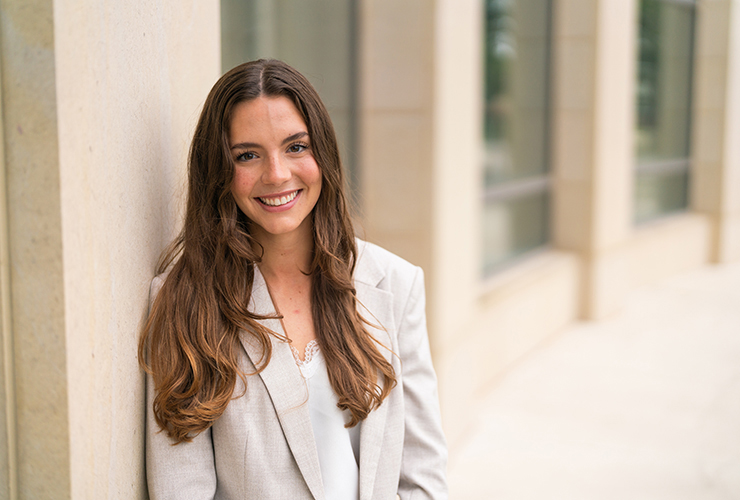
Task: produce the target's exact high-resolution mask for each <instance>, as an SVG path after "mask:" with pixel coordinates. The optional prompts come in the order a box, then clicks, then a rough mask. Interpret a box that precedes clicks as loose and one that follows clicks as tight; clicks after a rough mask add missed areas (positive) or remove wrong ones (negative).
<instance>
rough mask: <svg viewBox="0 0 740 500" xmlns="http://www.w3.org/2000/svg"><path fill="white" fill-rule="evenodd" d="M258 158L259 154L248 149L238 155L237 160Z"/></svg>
mask: <svg viewBox="0 0 740 500" xmlns="http://www.w3.org/2000/svg"><path fill="white" fill-rule="evenodd" d="M255 158H257V155H256V154H254V153H252V152H251V151H247V152H246V153H242V154H240V155H239V156H237V157H236V161H249V160H254V159H255Z"/></svg>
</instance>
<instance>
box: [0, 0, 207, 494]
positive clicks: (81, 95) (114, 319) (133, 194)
mask: <svg viewBox="0 0 740 500" xmlns="http://www.w3.org/2000/svg"><path fill="white" fill-rule="evenodd" d="M0 10H1V11H2V38H1V39H0V40H1V50H2V105H3V108H2V111H3V116H2V130H3V140H4V146H5V154H4V160H5V161H4V166H5V169H4V176H3V181H4V182H5V189H6V190H7V204H6V205H5V206H3V207H0V216H2V217H3V218H4V220H3V222H4V223H5V224H6V227H7V230H6V232H5V233H4V234H3V235H2V238H0V243H5V245H6V247H7V249H8V252H7V256H8V260H7V261H5V260H3V262H2V270H3V274H2V278H3V279H2V284H3V286H2V288H0V290H2V293H3V297H2V304H6V303H8V304H9V306H8V307H3V308H2V314H3V318H2V319H3V323H2V324H3V339H4V343H3V348H4V352H3V371H2V375H0V376H2V378H3V380H2V382H3V384H2V388H3V389H5V390H3V391H2V392H3V393H4V397H3V399H2V403H0V404H2V409H3V412H2V414H3V417H2V418H1V419H0V422H2V423H4V424H5V425H4V426H3V438H0V452H1V453H2V456H1V457H0V498H3V499H4V498H11V499H13V500H15V499H26V498H28V499H42V500H43V499H65V498H120V499H132V498H145V497H146V492H145V482H144V472H143V471H144V449H143V443H144V441H143V432H144V411H145V408H144V378H143V375H142V372H141V370H140V368H139V366H138V362H137V357H136V349H137V342H138V334H139V328H140V326H141V323H142V321H143V319H144V318H145V315H146V310H147V296H148V288H149V281H150V280H151V278H152V275H153V273H154V266H155V262H156V260H157V257H158V255H159V253H160V251H161V250H162V248H163V247H164V246H165V245H166V244H167V243H168V241H169V240H170V239H171V238H172V237H173V235H174V234H175V232H176V231H177V229H178V227H177V221H178V219H179V213H180V209H181V200H182V197H181V195H182V194H183V189H182V188H183V187H184V177H185V175H184V174H185V162H186V157H187V148H188V143H189V139H190V136H191V134H192V129H193V127H194V124H195V121H196V120H197V117H198V113H199V108H200V106H201V105H202V103H203V101H204V100H205V97H206V94H207V92H208V90H209V89H210V87H211V85H212V84H213V83H214V82H215V80H216V79H217V78H218V76H219V74H220V43H219V41H220V30H219V2H218V1H217V0H208V1H205V2H196V3H193V4H188V5H181V4H179V3H173V2H168V1H165V0H154V1H144V0H133V1H132V2H105V1H102V0H55V1H53V2H52V0H31V1H29V0H0ZM2 209H4V210H2ZM0 227H2V224H0ZM3 257H5V254H3ZM6 270H7V271H9V279H6V274H7V273H6ZM6 283H7V285H6ZM7 295H9V297H8V296H7ZM8 318H10V320H11V321H7V320H8ZM8 346H11V347H12V349H13V350H12V352H8V351H7V350H6V348H7V347H8ZM7 389H10V391H8V390H7ZM5 429H8V431H7V432H6V431H5ZM5 478H8V481H7V482H6V481H5ZM6 484H7V485H8V487H6V486H5V485H6Z"/></svg>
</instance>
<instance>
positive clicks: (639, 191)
mask: <svg viewBox="0 0 740 500" xmlns="http://www.w3.org/2000/svg"><path fill="white" fill-rule="evenodd" d="M695 4H696V2H695V1H693V0H641V1H640V31H639V58H640V59H639V72H638V82H637V137H636V155H637V168H636V174H635V180H636V184H635V211H634V213H635V221H636V222H637V223H640V222H645V221H648V220H651V219H655V218H657V217H660V216H662V215H665V214H669V213H673V212H676V211H680V210H684V209H686V207H687V206H688V185H689V155H690V135H691V80H692V78H691V76H692V59H693V46H694V18H695V15H696V14H695V11H696V5H695Z"/></svg>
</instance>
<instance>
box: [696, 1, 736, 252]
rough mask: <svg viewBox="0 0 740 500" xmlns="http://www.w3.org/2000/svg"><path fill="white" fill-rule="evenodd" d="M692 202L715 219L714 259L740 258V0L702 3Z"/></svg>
mask: <svg viewBox="0 0 740 500" xmlns="http://www.w3.org/2000/svg"><path fill="white" fill-rule="evenodd" d="M697 10H698V13H697V39H696V78H695V90H694V110H693V113H694V130H693V146H694V148H693V168H692V171H691V175H692V179H693V182H692V190H691V204H692V208H694V210H696V211H697V212H699V213H702V214H704V215H706V216H707V217H708V218H709V219H710V221H711V248H710V253H711V260H712V261H714V262H718V263H720V262H731V261H737V260H740V141H739V140H738V137H740V1H738V0H703V1H700V2H699V3H698V6H697Z"/></svg>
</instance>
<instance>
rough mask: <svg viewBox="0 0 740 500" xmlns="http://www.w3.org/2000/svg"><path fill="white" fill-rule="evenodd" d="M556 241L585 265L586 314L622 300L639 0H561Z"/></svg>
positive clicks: (629, 207) (555, 162)
mask: <svg viewBox="0 0 740 500" xmlns="http://www.w3.org/2000/svg"><path fill="white" fill-rule="evenodd" d="M554 16H555V27H554V62H553V68H554V70H555V73H554V91H553V99H552V102H553V152H552V155H553V156H552V158H553V169H552V176H553V198H554V199H553V241H554V244H555V246H556V247H558V248H560V249H564V250H568V251H572V252H575V253H576V254H577V255H579V257H580V258H581V261H582V263H583V267H584V269H583V270H584V272H583V279H584V283H583V287H582V290H583V294H584V296H583V298H582V301H581V302H582V304H583V307H582V315H583V316H585V317H592V318H598V317H602V316H604V315H607V314H609V313H610V312H612V311H614V310H615V309H616V308H618V307H619V305H620V304H621V302H622V300H623V297H624V294H625V293H626V291H627V289H628V287H629V283H628V279H627V277H626V273H625V270H626V269H625V268H626V266H627V263H626V261H625V256H624V252H623V251H622V246H623V245H624V243H625V242H626V240H627V238H628V236H629V233H630V230H631V217H630V215H631V213H632V181H633V172H632V170H633V163H634V161H633V156H634V154H633V147H632V144H633V140H632V135H633V130H634V107H635V102H634V80H635V66H636V63H635V59H636V58H635V29H636V21H637V18H636V0H596V1H594V0H560V1H558V2H555V12H554Z"/></svg>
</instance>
